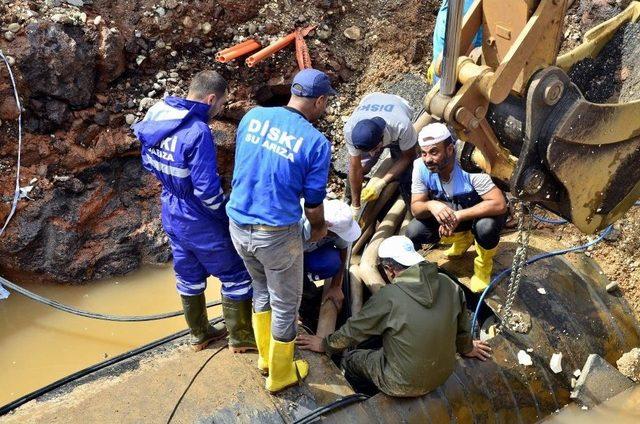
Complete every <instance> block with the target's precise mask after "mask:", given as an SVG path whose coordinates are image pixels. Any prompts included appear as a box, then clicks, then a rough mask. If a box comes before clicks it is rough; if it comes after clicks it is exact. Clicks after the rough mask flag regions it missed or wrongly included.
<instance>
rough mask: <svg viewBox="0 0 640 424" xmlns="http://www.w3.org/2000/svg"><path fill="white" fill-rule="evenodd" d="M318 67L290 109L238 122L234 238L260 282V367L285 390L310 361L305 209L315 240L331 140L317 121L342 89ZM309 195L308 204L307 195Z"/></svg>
mask: <svg viewBox="0 0 640 424" xmlns="http://www.w3.org/2000/svg"><path fill="white" fill-rule="evenodd" d="M335 94H336V93H335V91H334V89H333V88H332V87H331V83H330V81H329V78H328V77H327V75H325V74H324V73H323V72H320V71H318V70H315V69H305V70H303V71H300V72H299V73H298V74H297V75H296V76H295V78H294V79H293V84H292V86H291V100H290V101H289V103H288V105H287V106H284V107H256V108H254V109H252V110H250V111H249V112H248V113H247V114H246V115H245V116H244V118H242V121H240V125H239V126H238V134H237V137H236V157H235V169H234V172H233V181H232V191H231V197H230V199H229V203H228V204H227V214H228V215H229V218H230V221H231V222H230V231H231V238H232V239H233V243H234V245H235V247H236V249H237V251H238V253H239V254H240V256H241V257H242V259H243V260H244V263H245V265H246V267H247V270H248V271H249V274H251V278H252V280H253V309H254V314H253V328H254V334H255V339H256V342H257V345H258V368H259V369H260V370H261V371H262V372H263V373H268V374H269V376H268V378H267V381H266V388H267V390H269V391H270V392H272V393H273V392H277V391H280V390H282V389H284V388H286V387H289V386H292V385H295V384H297V383H298V381H299V380H300V379H301V378H304V377H305V376H306V375H307V373H308V371H309V365H308V364H307V363H306V362H305V361H302V360H298V361H294V360H293V353H294V347H295V344H294V339H295V337H296V331H297V329H296V321H297V313H298V308H299V307H300V301H301V297H302V284H303V283H302V277H303V248H302V229H301V225H300V217H301V215H302V210H303V209H304V214H305V216H306V217H307V219H308V220H309V223H310V226H311V235H310V241H316V240H319V239H321V238H323V237H324V236H325V235H326V234H327V224H326V223H325V220H324V209H323V203H322V202H323V200H324V198H325V195H326V185H327V178H328V174H329V162H330V160H331V146H330V143H329V141H328V140H327V139H326V137H325V136H324V135H322V133H320V131H318V130H317V129H315V128H314V127H313V125H312V122H315V121H316V120H317V119H318V118H320V117H321V116H322V115H323V114H324V112H325V109H326V106H327V101H328V98H329V96H332V95H335ZM301 199H303V200H304V207H302V206H301V204H300V200H301Z"/></svg>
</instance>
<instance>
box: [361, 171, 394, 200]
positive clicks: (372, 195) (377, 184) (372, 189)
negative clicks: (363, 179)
mask: <svg viewBox="0 0 640 424" xmlns="http://www.w3.org/2000/svg"><path fill="white" fill-rule="evenodd" d="M386 185H387V182H386V181H385V180H383V179H382V178H378V177H373V178H371V180H370V181H369V184H367V186H366V187H365V188H364V189H363V190H362V195H361V196H360V201H361V202H370V201H371V200H376V199H377V198H378V197H380V193H381V192H382V189H383V188H384V187H385V186H386Z"/></svg>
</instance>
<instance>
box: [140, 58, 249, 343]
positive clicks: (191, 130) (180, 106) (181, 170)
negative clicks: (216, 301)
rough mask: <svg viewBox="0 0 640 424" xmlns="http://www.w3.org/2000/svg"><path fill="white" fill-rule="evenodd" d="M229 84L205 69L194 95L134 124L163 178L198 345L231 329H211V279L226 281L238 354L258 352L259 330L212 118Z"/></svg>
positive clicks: (181, 287)
mask: <svg viewBox="0 0 640 424" xmlns="http://www.w3.org/2000/svg"><path fill="white" fill-rule="evenodd" d="M226 91H227V82H226V81H225V80H224V79H223V78H222V77H221V76H220V75H219V74H217V73H216V72H214V71H202V72H200V73H198V74H197V75H196V76H195V77H194V78H193V80H192V82H191V85H190V86H189V93H188V95H187V98H186V99H183V98H180V97H167V98H165V99H164V100H163V101H161V102H158V103H156V104H155V105H154V106H153V107H152V108H151V109H149V111H148V112H147V115H146V116H145V118H144V120H143V121H142V122H140V123H138V124H136V125H135V126H134V133H135V135H136V137H138V139H139V140H140V143H141V144H142V164H143V166H144V167H145V168H146V169H147V170H149V171H151V172H152V173H153V174H154V175H155V176H156V178H158V180H160V182H161V183H162V196H161V200H162V225H163V227H164V229H165V231H166V232H167V235H168V236H169V240H170V242H171V250H172V252H173V268H174V270H175V273H176V280H177V290H178V293H179V294H180V297H181V298H182V305H183V308H184V314H185V318H186V321H187V324H188V325H189V328H190V330H191V344H192V345H193V348H194V350H201V349H204V348H205V347H206V346H207V345H208V344H209V343H210V342H211V341H214V340H217V339H220V338H222V337H224V336H225V335H226V334H227V331H226V330H225V327H224V325H222V324H217V325H215V326H213V327H212V326H211V324H210V323H209V320H208V319H207V309H206V306H205V305H206V300H205V295H204V291H205V288H206V287H207V277H208V276H209V275H213V276H215V277H217V278H219V279H220V282H221V284H222V311H223V315H224V318H225V322H226V326H227V329H228V330H229V346H230V349H231V350H232V351H233V352H243V351H246V350H248V349H253V350H255V349H256V344H255V339H254V337H253V330H252V329H251V297H252V291H251V278H250V276H249V273H248V272H247V270H246V269H245V267H244V264H243V262H242V260H241V259H240V257H239V256H238V254H237V252H236V251H235V248H234V247H233V243H232V242H231V238H230V236H229V220H228V218H227V216H226V214H225V209H224V203H225V195H224V193H223V192H222V187H221V185H220V176H219V175H218V172H217V164H216V148H215V142H214V139H213V136H212V134H211V130H210V129H209V125H208V122H209V121H210V120H211V119H212V118H213V117H214V116H215V115H217V114H218V112H219V111H220V110H221V109H222V106H223V105H224V102H225V98H226Z"/></svg>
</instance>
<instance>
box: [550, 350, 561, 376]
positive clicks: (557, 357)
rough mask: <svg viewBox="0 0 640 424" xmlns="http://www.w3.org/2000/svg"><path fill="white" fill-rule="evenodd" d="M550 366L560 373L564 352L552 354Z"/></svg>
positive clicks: (552, 369)
mask: <svg viewBox="0 0 640 424" xmlns="http://www.w3.org/2000/svg"><path fill="white" fill-rule="evenodd" d="M549 368H551V371H553V372H554V373H556V374H558V373H560V372H562V352H560V353H554V354H553V355H551V360H550V361H549Z"/></svg>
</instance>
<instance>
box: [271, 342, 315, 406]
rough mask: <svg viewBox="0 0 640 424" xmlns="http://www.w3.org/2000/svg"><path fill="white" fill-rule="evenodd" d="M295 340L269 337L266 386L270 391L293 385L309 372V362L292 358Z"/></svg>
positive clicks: (273, 391)
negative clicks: (282, 340)
mask: <svg viewBox="0 0 640 424" xmlns="http://www.w3.org/2000/svg"><path fill="white" fill-rule="evenodd" d="M294 349H295V342H294V341H293V340H292V341H290V342H281V341H278V340H275V339H274V338H273V337H271V345H270V347H269V377H267V382H266V388H267V390H269V391H270V392H271V393H275V392H279V391H280V390H284V389H286V388H287V387H291V386H295V385H296V384H298V383H299V382H300V381H302V379H303V378H305V377H306V376H307V374H309V364H308V363H307V361H303V360H301V359H299V360H297V361H294V360H293V351H294Z"/></svg>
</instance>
